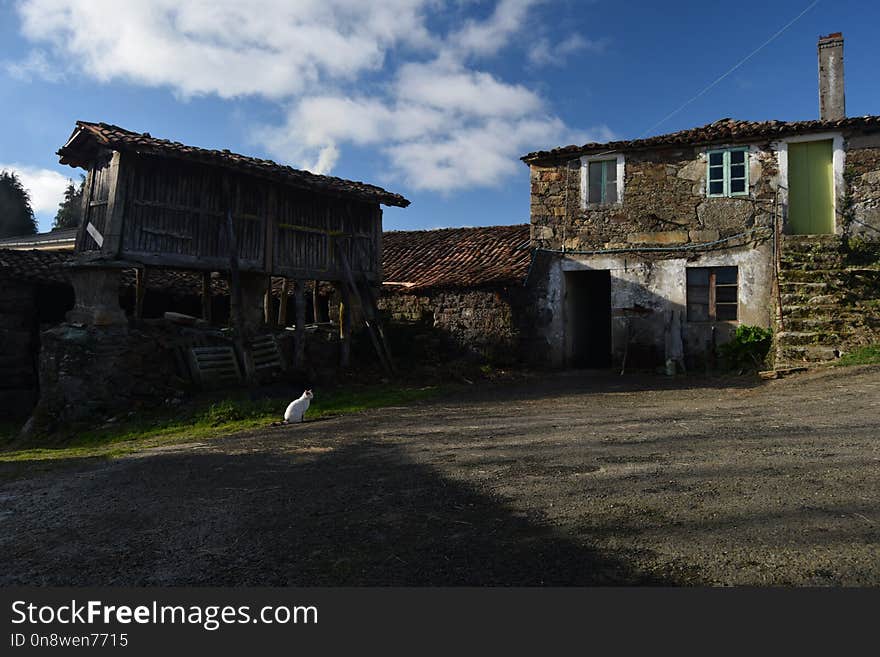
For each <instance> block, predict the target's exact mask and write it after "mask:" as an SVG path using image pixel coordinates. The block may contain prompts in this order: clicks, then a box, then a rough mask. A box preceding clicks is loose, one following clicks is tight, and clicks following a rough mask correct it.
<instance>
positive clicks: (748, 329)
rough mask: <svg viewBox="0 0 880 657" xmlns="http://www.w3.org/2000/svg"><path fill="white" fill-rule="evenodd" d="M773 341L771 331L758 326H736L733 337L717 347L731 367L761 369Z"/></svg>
mask: <svg viewBox="0 0 880 657" xmlns="http://www.w3.org/2000/svg"><path fill="white" fill-rule="evenodd" d="M772 343H773V331H771V330H770V329H765V328H761V327H760V326H746V325H742V326H739V327H737V329H736V333H735V334H734V336H733V339H732V340H731V341H730V342H728V343H726V344H723V345H721V346H720V347H718V352H719V353H720V354H721V357H722V358H723V359H724V360H725V361H726V363H727V366H728V367H730V368H731V369H741V368H747V369H752V368H754V369H758V370H759V369H762V368H763V367H764V363H765V361H766V359H767V354H768V353H769V352H770V345H771V344H772Z"/></svg>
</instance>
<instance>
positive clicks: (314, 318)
mask: <svg viewBox="0 0 880 657" xmlns="http://www.w3.org/2000/svg"><path fill="white" fill-rule="evenodd" d="M320 321H321V319H320V318H319V317H318V281H312V323H313V324H318V323H319V322H320Z"/></svg>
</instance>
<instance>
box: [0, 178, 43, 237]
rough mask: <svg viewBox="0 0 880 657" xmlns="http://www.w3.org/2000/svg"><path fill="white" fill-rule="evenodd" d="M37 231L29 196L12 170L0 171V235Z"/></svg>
mask: <svg viewBox="0 0 880 657" xmlns="http://www.w3.org/2000/svg"><path fill="white" fill-rule="evenodd" d="M36 232H37V222H36V220H35V219H34V210H33V208H31V196H30V194H28V192H27V190H26V189H25V188H24V186H23V185H22V184H21V180H19V179H18V176H17V175H16V174H15V172H14V171H0V237H14V236H16V235H33V234H34V233H36Z"/></svg>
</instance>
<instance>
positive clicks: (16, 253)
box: [0, 248, 73, 283]
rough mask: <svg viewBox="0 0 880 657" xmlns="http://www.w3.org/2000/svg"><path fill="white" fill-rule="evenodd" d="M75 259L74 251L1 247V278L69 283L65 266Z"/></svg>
mask: <svg viewBox="0 0 880 657" xmlns="http://www.w3.org/2000/svg"><path fill="white" fill-rule="evenodd" d="M72 259H73V253H72V252H69V251H68V252H64V251H36V250H30V251H23V250H18V249H4V248H0V278H16V279H21V280H26V281H32V282H39V283H69V282H70V275H69V274H68V272H67V271H66V270H65V268H64V267H63V265H64V263H66V262H70V261H71V260H72Z"/></svg>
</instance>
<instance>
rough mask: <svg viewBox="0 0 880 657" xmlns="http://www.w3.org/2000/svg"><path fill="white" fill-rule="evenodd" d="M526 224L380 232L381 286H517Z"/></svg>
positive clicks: (527, 255) (524, 268) (525, 253)
mask: <svg viewBox="0 0 880 657" xmlns="http://www.w3.org/2000/svg"><path fill="white" fill-rule="evenodd" d="M530 259H531V252H530V250H529V225H528V224H520V225H517V226H490V227H487V228H442V229H439V230H412V231H390V232H386V233H384V234H383V236H382V269H383V279H384V286H385V289H389V288H390V289H396V290H400V291H401V292H408V291H415V290H424V289H426V288H440V287H471V286H480V285H509V284H521V283H522V282H523V280H524V279H525V276H526V274H527V273H528V269H529V262H530Z"/></svg>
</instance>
